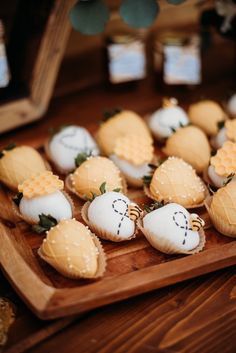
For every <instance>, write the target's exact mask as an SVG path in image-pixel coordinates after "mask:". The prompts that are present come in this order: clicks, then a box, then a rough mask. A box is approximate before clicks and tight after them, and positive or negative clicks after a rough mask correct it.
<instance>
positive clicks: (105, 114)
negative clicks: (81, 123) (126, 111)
mask: <svg viewBox="0 0 236 353" xmlns="http://www.w3.org/2000/svg"><path fill="white" fill-rule="evenodd" d="M122 110H123V109H122V108H113V109H111V110H105V111H104V112H103V119H102V121H103V122H106V121H107V120H109V119H111V118H112V117H113V116H115V115H116V114H119V113H121V112H122Z"/></svg>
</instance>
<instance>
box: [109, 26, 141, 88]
mask: <svg viewBox="0 0 236 353" xmlns="http://www.w3.org/2000/svg"><path fill="white" fill-rule="evenodd" d="M106 50H107V65H108V68H107V69H108V78H109V82H110V83H111V84H112V85H117V84H125V83H131V82H137V81H139V80H142V79H144V78H145V77H146V52H145V42H144V38H143V35H142V33H139V32H138V31H137V32H136V33H135V32H134V31H132V32H131V31H130V32H129V31H124V30H122V28H119V27H118V28H116V30H115V31H113V32H112V33H109V34H108V35H107V36H106Z"/></svg>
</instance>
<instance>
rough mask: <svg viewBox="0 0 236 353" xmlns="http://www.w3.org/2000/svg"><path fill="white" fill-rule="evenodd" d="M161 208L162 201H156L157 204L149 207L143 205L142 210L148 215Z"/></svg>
mask: <svg viewBox="0 0 236 353" xmlns="http://www.w3.org/2000/svg"><path fill="white" fill-rule="evenodd" d="M163 206H165V204H164V201H160V202H158V201H157V202H154V203H152V204H151V205H145V206H144V210H145V211H146V212H147V213H150V212H152V211H155V210H158V209H159V208H161V207H163Z"/></svg>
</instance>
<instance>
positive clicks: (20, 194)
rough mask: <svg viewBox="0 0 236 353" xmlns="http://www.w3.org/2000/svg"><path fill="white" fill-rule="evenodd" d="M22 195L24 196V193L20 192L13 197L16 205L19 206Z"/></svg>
mask: <svg viewBox="0 0 236 353" xmlns="http://www.w3.org/2000/svg"><path fill="white" fill-rule="evenodd" d="M22 197H23V193H22V192H18V193H17V194H16V196H14V197H13V198H12V201H13V202H14V203H15V204H16V206H18V207H19V205H20V202H21V199H22Z"/></svg>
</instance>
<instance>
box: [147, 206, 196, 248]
mask: <svg viewBox="0 0 236 353" xmlns="http://www.w3.org/2000/svg"><path fill="white" fill-rule="evenodd" d="M194 216H197V215H195V214H193V215H192V217H194ZM143 226H144V228H145V229H146V230H147V231H149V232H151V233H153V234H154V236H155V237H156V238H157V239H160V240H162V239H168V240H169V241H171V242H172V244H173V245H174V246H176V247H177V248H178V249H181V250H183V251H186V250H187V251H189V250H192V249H195V248H196V247H197V246H198V245H199V242H200V237H199V234H198V232H197V231H192V230H191V229H190V228H191V225H190V213H189V212H188V211H187V210H186V209H185V208H184V207H182V206H181V205H178V204H176V203H170V204H168V205H166V206H163V207H161V208H159V209H157V210H154V211H152V212H150V213H148V214H147V215H146V216H145V217H144V218H143ZM181 227H183V228H181Z"/></svg>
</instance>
